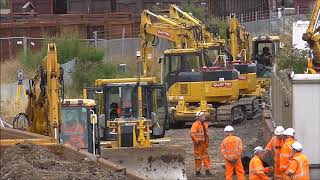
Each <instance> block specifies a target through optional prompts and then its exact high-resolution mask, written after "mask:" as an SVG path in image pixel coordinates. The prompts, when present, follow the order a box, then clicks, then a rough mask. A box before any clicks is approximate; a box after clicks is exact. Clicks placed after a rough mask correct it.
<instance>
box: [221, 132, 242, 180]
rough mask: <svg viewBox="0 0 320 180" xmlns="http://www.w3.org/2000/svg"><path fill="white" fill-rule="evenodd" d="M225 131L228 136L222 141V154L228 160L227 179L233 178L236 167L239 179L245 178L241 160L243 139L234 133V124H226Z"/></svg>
mask: <svg viewBox="0 0 320 180" xmlns="http://www.w3.org/2000/svg"><path fill="white" fill-rule="evenodd" d="M224 132H225V133H226V136H227V137H226V138H225V139H224V140H223V141H222V143H221V154H222V156H223V158H224V159H225V162H226V171H225V176H226V180H232V175H233V170H234V169H235V170H236V174H237V176H238V180H244V179H245V176H244V170H243V166H242V162H241V156H242V141H241V139H240V138H239V137H237V136H235V135H234V129H233V127H232V126H226V127H225V128H224Z"/></svg>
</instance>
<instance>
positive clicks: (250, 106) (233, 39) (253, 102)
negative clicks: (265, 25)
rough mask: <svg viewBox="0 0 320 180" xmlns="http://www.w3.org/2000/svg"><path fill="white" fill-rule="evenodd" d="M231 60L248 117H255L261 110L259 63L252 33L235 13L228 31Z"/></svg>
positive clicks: (241, 100)
mask: <svg viewBox="0 0 320 180" xmlns="http://www.w3.org/2000/svg"><path fill="white" fill-rule="evenodd" d="M227 37H228V39H229V41H228V42H229V49H230V53H231V57H232V61H231V62H230V63H231V64H232V65H233V66H234V67H235V68H236V69H237V70H238V71H239V72H240V77H239V88H240V95H241V98H240V102H242V103H243V104H245V105H246V109H247V114H248V118H249V119H250V118H253V117H254V116H255V115H256V113H257V112H258V110H259V99H258V97H259V96H261V94H260V90H259V89H260V87H258V86H257V85H258V84H257V83H258V82H257V65H256V64H255V63H254V62H252V59H251V50H250V40H249V37H250V34H249V32H247V31H246V29H245V28H244V27H243V26H241V25H240V23H239V21H238V19H237V17H236V15H235V14H231V16H230V20H229V29H228V31H227Z"/></svg>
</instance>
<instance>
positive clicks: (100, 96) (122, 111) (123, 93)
mask: <svg viewBox="0 0 320 180" xmlns="http://www.w3.org/2000/svg"><path fill="white" fill-rule="evenodd" d="M140 80H141V83H140V85H141V88H142V116H143V117H144V118H145V119H148V120H150V121H149V125H150V129H151V131H150V135H151V138H158V137H163V136H164V135H165V130H166V126H167V125H166V124H167V121H168V120H167V110H168V108H167V101H166V97H165V89H164V87H163V86H162V85H159V84H157V83H156V81H155V79H154V78H141V79H140ZM96 83H97V84H98V86H96V87H94V88H93V87H90V88H86V93H87V97H88V98H95V99H96V100H97V101H98V105H97V109H98V112H99V113H98V114H99V127H100V138H101V139H102V140H106V141H116V139H117V137H118V135H117V133H116V132H115V131H116V129H114V128H111V127H109V126H113V125H112V123H113V122H114V121H117V120H120V119H121V120H128V121H129V120H130V119H137V118H138V111H139V109H138V94H137V93H138V91H137V89H138V86H137V78H121V79H97V80H96ZM131 144H132V142H131Z"/></svg>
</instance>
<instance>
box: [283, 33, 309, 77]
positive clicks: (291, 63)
mask: <svg viewBox="0 0 320 180" xmlns="http://www.w3.org/2000/svg"><path fill="white" fill-rule="evenodd" d="M280 39H281V41H282V42H283V43H284V44H285V46H284V47H283V48H282V49H280V51H279V54H278V55H277V71H280V70H285V69H289V70H293V71H294V72H295V73H297V74H298V73H304V71H305V70H306V67H307V60H306V58H305V56H306V55H307V52H306V51H301V50H298V49H296V48H294V47H293V46H292V42H291V41H292V37H291V35H283V36H281V37H280Z"/></svg>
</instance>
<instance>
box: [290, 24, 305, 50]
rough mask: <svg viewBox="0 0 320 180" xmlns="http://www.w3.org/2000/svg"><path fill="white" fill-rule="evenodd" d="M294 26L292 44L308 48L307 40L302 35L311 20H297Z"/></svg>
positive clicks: (300, 47)
mask: <svg viewBox="0 0 320 180" xmlns="http://www.w3.org/2000/svg"><path fill="white" fill-rule="evenodd" d="M292 26H293V27H292V45H293V46H294V47H295V48H297V49H300V50H306V49H307V42H306V41H304V40H302V38H301V37H302V35H303V33H305V32H306V30H307V28H308V26H309V21H297V22H294V23H293V25H292Z"/></svg>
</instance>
